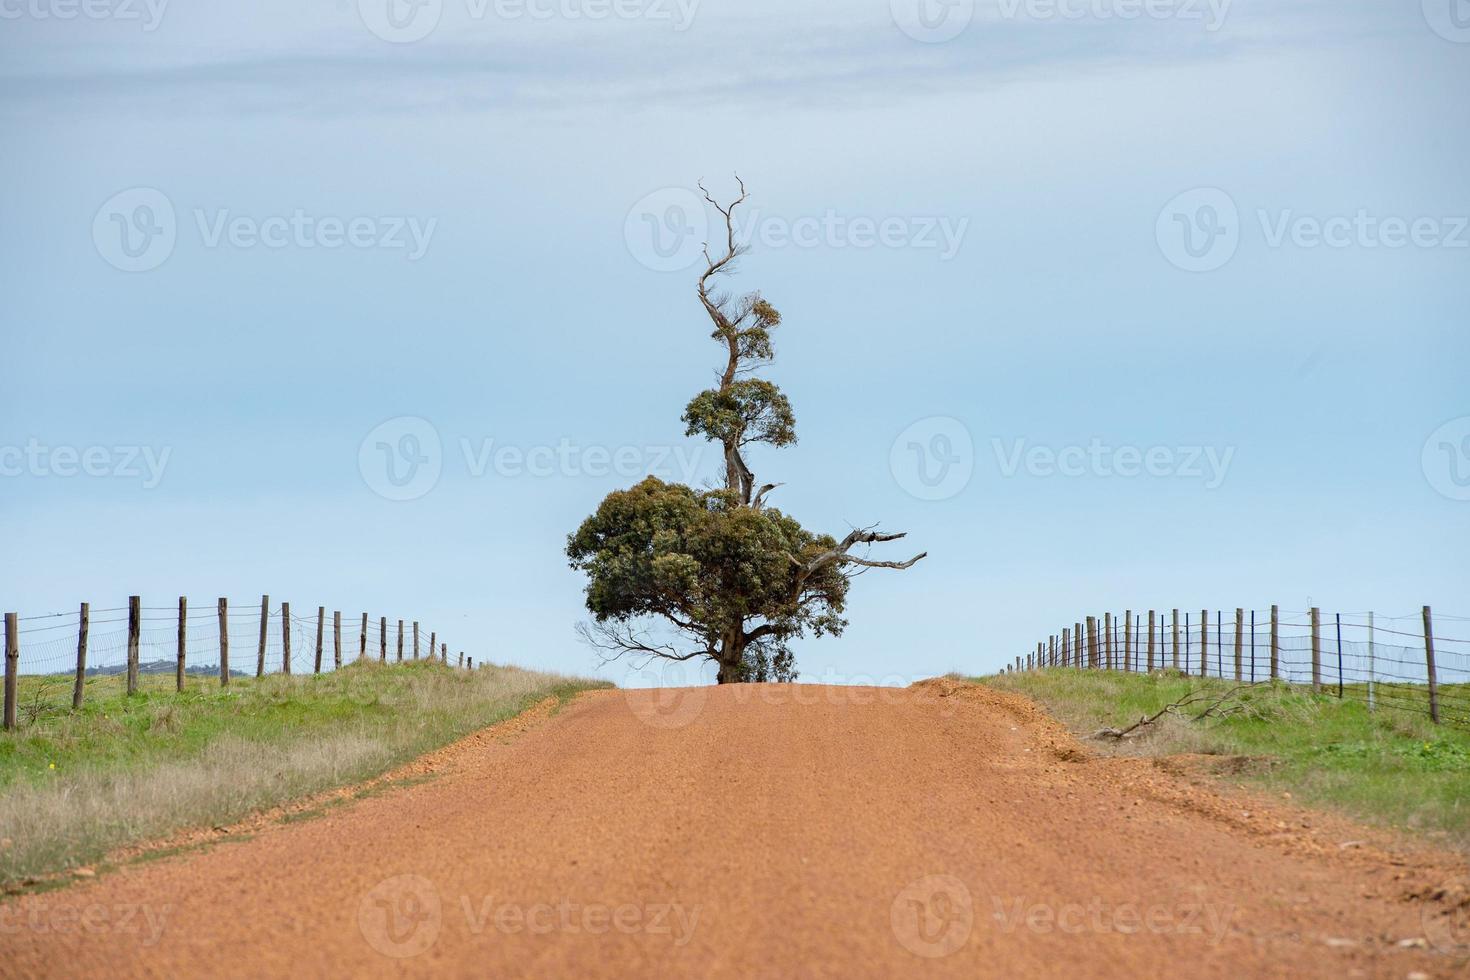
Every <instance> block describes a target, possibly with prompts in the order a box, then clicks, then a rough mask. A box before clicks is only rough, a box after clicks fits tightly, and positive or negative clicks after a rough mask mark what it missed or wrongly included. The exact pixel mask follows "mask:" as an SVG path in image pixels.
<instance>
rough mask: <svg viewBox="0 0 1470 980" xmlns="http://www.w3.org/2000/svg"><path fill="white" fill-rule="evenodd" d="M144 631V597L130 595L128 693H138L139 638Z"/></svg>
mask: <svg viewBox="0 0 1470 980" xmlns="http://www.w3.org/2000/svg"><path fill="white" fill-rule="evenodd" d="M142 633H143V599H142V598H141V597H140V596H135V595H133V596H128V693H129V694H137V693H138V639H139V637H140V636H141V635H142Z"/></svg>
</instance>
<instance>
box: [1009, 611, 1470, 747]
mask: <svg viewBox="0 0 1470 980" xmlns="http://www.w3.org/2000/svg"><path fill="white" fill-rule="evenodd" d="M1439 619H1440V622H1441V626H1442V629H1443V631H1444V632H1445V633H1447V634H1448V635H1436V634H1435V626H1434V616H1433V613H1432V611H1431V610H1430V608H1429V607H1428V606H1425V607H1424V608H1423V609H1422V610H1421V611H1419V612H1416V613H1412V614H1409V615H1405V616H1383V615H1378V614H1375V613H1371V612H1369V613H1334V614H1332V615H1324V614H1323V613H1322V611H1321V610H1320V609H1307V610H1302V611H1294V612H1293V611H1285V610H1282V609H1280V608H1279V607H1275V606H1273V607H1272V608H1270V609H1266V610H1247V609H1236V610H1233V611H1230V612H1227V611H1225V610H1213V611H1212V610H1201V611H1200V612H1199V613H1197V614H1196V613H1188V612H1183V613H1181V612H1180V611H1179V610H1177V609H1175V610H1170V611H1169V612H1168V613H1167V614H1166V613H1161V612H1159V611H1157V610H1154V611H1145V612H1142V613H1134V612H1132V611H1131V610H1129V611H1125V612H1124V613H1123V615H1121V616H1119V615H1117V614H1115V613H1104V614H1103V615H1102V616H1088V617H1085V618H1084V619H1082V620H1079V621H1077V622H1076V623H1074V624H1073V625H1072V626H1070V627H1065V628H1063V629H1062V631H1061V632H1060V633H1057V634H1054V635H1052V636H1050V637H1048V638H1047V639H1046V640H1044V641H1042V642H1040V643H1038V644H1037V645H1036V650H1035V651H1034V652H1031V653H1027V654H1026V655H1025V656H1021V657H1016V658H1015V661H1014V663H1012V664H1009V665H1007V667H1006V670H1007V671H1008V672H1011V671H1021V670H1042V669H1047V668H1052V667H1075V668H1085V669H1098V670H1117V671H1141V672H1152V671H1156V670H1169V671H1178V672H1181V673H1184V674H1188V675H1191V676H1198V677H1214V678H1220V679H1225V680H1234V681H1237V682H1240V683H1244V684H1259V683H1270V682H1277V683H1285V684H1293V685H1303V686H1310V687H1311V688H1312V689H1313V690H1315V691H1320V692H1322V693H1326V694H1331V695H1335V696H1337V697H1339V698H1342V699H1344V700H1354V701H1360V702H1363V703H1365V704H1367V705H1368V707H1369V708H1370V709H1372V710H1377V709H1378V708H1384V709H1388V710H1394V711H1408V712H1414V713H1418V714H1425V715H1428V716H1429V717H1430V718H1431V719H1432V720H1434V721H1435V722H1443V723H1447V724H1454V725H1458V726H1462V727H1470V618H1467V617H1461V616H1440V617H1439Z"/></svg>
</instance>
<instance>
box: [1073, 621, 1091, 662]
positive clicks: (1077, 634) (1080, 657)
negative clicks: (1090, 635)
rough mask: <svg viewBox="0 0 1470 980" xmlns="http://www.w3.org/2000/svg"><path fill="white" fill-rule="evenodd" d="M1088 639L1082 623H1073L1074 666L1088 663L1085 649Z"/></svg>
mask: <svg viewBox="0 0 1470 980" xmlns="http://www.w3.org/2000/svg"><path fill="white" fill-rule="evenodd" d="M1085 643H1086V640H1085V638H1084V636H1083V634H1082V624H1081V623H1073V624H1072V666H1073V667H1081V666H1084V665H1085V664H1086V663H1087V654H1086V653H1085V652H1084V650H1085Z"/></svg>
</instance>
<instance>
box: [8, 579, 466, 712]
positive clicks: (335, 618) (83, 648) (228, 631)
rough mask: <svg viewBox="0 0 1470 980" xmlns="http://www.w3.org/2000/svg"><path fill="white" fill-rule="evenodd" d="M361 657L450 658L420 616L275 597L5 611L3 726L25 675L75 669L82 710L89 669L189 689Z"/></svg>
mask: <svg viewBox="0 0 1470 980" xmlns="http://www.w3.org/2000/svg"><path fill="white" fill-rule="evenodd" d="M303 613H304V614H303ZM359 659H374V660H378V661H382V662H387V661H394V662H401V661H404V660H419V659H424V660H436V661H438V662H441V663H444V664H448V663H449V662H450V654H449V644H448V643H447V642H446V641H444V640H441V639H440V637H439V634H438V632H437V631H432V630H423V629H421V628H420V626H419V622H418V621H417V620H407V621H406V620H402V619H396V618H394V619H389V618H388V617H386V616H370V615H368V614H367V613H362V614H360V615H358V616H346V617H344V616H343V615H342V613H341V612H340V611H336V610H333V611H331V612H328V611H327V609H326V607H324V606H318V607H316V608H315V609H314V610H311V611H310V612H306V611H305V610H302V609H300V607H298V608H295V609H293V608H292V607H291V604H290V603H288V602H283V603H277V604H273V603H272V602H271V600H270V597H269V596H261V597H260V600H259V601H258V602H256V601H254V600H249V601H246V602H233V601H231V600H229V599H228V598H221V599H217V600H215V601H213V602H210V603H208V604H195V603H192V602H189V601H188V598H187V597H180V598H179V600H178V602H177V604H175V605H169V606H145V605H143V602H142V599H141V597H138V596H132V597H130V598H129V599H128V602H127V604H126V605H122V606H116V607H110V608H105V609H93V608H91V605H90V604H89V603H82V604H81V605H80V606H79V607H78V608H77V609H76V610H74V611H71V612H58V613H44V614H39V615H31V616H21V615H19V614H18V613H6V614H5V715H4V720H5V728H6V729H13V728H14V727H15V704H16V689H17V680H18V678H19V677H20V676H21V675H50V676H71V677H72V678H73V695H72V705H73V707H74V708H80V707H81V706H82V702H83V697H84V692H85V683H84V682H85V680H86V678H88V677H97V676H105V675H120V676H123V677H125V678H126V683H127V691H128V693H129V694H133V693H135V692H136V691H137V689H138V678H139V676H140V675H143V674H173V675H174V677H175V679H176V686H177V689H178V690H181V691H182V690H183V689H184V680H185V678H186V677H197V676H201V675H202V676H209V677H217V678H218V679H219V682H220V684H222V685H228V684H229V682H230V679H231V678H232V677H263V676H265V675H266V674H312V673H322V672H326V671H332V670H337V669H339V668H341V667H342V666H344V665H346V664H349V663H352V662H353V661H356V660H359ZM458 665H459V666H461V667H464V666H469V667H473V666H474V658H473V657H471V658H469V660H468V661H466V658H465V655H464V652H463V651H460V653H459V656H458Z"/></svg>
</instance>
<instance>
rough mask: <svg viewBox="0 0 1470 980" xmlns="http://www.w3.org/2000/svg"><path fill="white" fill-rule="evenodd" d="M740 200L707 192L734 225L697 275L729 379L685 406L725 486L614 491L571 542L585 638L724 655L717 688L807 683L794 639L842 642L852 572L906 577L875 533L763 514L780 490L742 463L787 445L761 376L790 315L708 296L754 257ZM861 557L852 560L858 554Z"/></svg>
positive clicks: (691, 430) (647, 649) (785, 418)
mask: <svg viewBox="0 0 1470 980" xmlns="http://www.w3.org/2000/svg"><path fill="white" fill-rule="evenodd" d="M736 181H737V183H739V186H740V195H739V197H737V198H736V199H735V200H734V201H733V202H732V203H731V204H730V205H729V206H727V207H726V206H721V205H720V204H719V203H718V202H717V201H716V200H715V199H714V198H713V197H711V196H710V194H709V191H707V190H705V188H704V185H703V183H701V184H700V185H699V189H700V190H701V191H704V196H705V200H706V201H708V202H709V203H710V205H711V206H713V207H714V208H715V210H716V211H718V212H719V213H720V214H721V215H722V216H723V217H724V220H725V245H724V254H723V255H722V256H720V257H718V258H715V257H713V256H711V255H710V250H709V246H708V244H706V245H705V249H704V258H705V265H706V268H705V270H704V273H703V275H701V276H700V277H699V302H700V304H701V305H702V306H703V307H704V311H705V313H706V314H708V316H709V318H710V321H711V322H712V323H713V324H714V331H713V333H712V334H711V335H710V336H711V337H713V338H714V340H715V341H716V342H717V343H719V345H720V347H721V348H722V353H723V354H724V366H723V368H722V369H721V370H720V373H719V384H718V386H716V387H714V388H709V389H707V390H705V391H701V392H700V393H699V394H697V395H695V396H694V398H693V399H692V400H691V401H690V402H689V405H688V407H687V408H685V410H684V419H683V421H684V423H685V425H686V426H687V428H686V430H685V435H702V436H704V437H705V438H707V439H709V440H710V441H711V442H714V443H718V444H719V445H720V446H721V447H722V448H723V450H724V462H725V485H724V486H723V487H722V488H720V489H710V490H696V489H694V488H692V487H688V486H684V485H683V484H678V483H665V482H663V481H662V480H660V479H658V478H657V477H653V476H650V477H647V478H646V479H644V480H643V482H641V483H639V484H638V485H637V486H634V487H632V488H630V489H627V490H619V491H615V492H613V493H611V494H609V495H608V496H607V498H606V499H605V500H603V502H602V503H601V505H599V506H598V508H597V512H596V513H594V514H593V515H592V516H591V517H589V518H587V519H586V520H585V521H583V522H582V526H581V527H579V528H578V529H577V531H576V533H575V534H572V535H571V536H570V537H569V538H568V540H567V557H568V558H569V559H570V560H571V565H572V567H573V568H575V569H579V570H581V571H584V572H586V573H587V576H588V582H587V609H588V611H590V612H591V613H592V614H593V622H591V623H584V624H582V625H581V626H579V631H580V632H581V633H582V635H583V637H584V638H585V639H586V640H587V641H588V642H590V643H591V644H592V645H593V646H595V647H597V648H598V649H599V650H602V651H604V653H605V655H606V656H607V657H608V659H617V658H618V657H620V656H623V655H626V654H632V655H635V656H643V657H647V658H650V659H652V658H661V659H664V660H675V661H688V660H702V659H707V660H713V661H714V662H715V663H716V664H718V665H719V675H718V676H719V682H720V683H721V684H727V683H731V682H737V681H770V680H777V681H789V680H794V679H795V677H796V666H795V662H794V659H793V657H792V654H791V648H790V643H791V641H792V640H794V639H797V638H799V637H803V636H806V635H807V634H808V632H810V633H811V634H812V635H813V636H822V635H824V634H831V635H833V636H838V635H841V633H842V630H843V628H844V627H845V626H846V625H847V621H846V620H844V619H843V618H842V612H843V609H844V607H845V605H846V602H847V589H848V585H849V584H850V582H851V580H852V577H853V576H854V575H857V574H861V573H862V572H863V571H865V570H867V569H869V568H900V569H901V568H909V567H911V566H912V565H913V564H914V563H915V562H917V561H918V560H919V559H920V558H923V557H924V555H923V554H918V555H915V556H914V557H913V558H910V559H909V560H908V561H899V562H895V561H875V560H872V559H870V558H868V557H867V552H868V547H867V546H870V545H872V544H874V543H878V542H883V541H895V540H897V539H899V538H902V537H903V536H904V535H903V534H885V533H881V532H879V531H878V530H877V528H876V525H873V526H869V527H863V528H855V529H853V530H851V531H849V532H848V533H847V534H846V535H845V536H844V537H843V538H842V539H841V540H840V541H839V540H837V539H836V538H834V537H832V536H831V535H827V534H815V533H813V532H811V531H808V530H807V529H806V528H804V527H802V526H801V524H800V523H798V522H797V521H796V520H795V519H794V518H791V517H788V516H787V515H785V514H783V513H781V511H779V510H776V509H775V508H773V507H769V506H767V505H766V497H767V495H768V494H769V493H770V492H771V491H772V490H774V489H776V487H778V486H780V484H777V483H767V484H765V485H763V486H761V487H759V488H757V487H756V480H755V474H754V473H752V472H751V470H750V467H749V466H748V465H747V464H746V461H745V455H744V452H745V448H746V447H747V446H749V445H751V444H753V443H766V444H768V445H771V446H789V445H791V444H792V443H794V442H796V420H795V418H794V417H793V415H792V412H791V403H790V402H789V401H787V400H786V396H785V395H784V394H782V393H781V389H779V388H777V387H776V386H775V385H774V384H772V383H771V382H769V381H766V380H764V379H761V378H757V377H753V374H754V373H755V371H757V370H758V369H759V368H760V367H761V365H763V364H764V363H765V362H767V361H770V360H771V359H772V358H773V356H774V354H773V351H772V348H771V331H772V330H774V329H775V328H776V326H777V325H778V324H780V322H781V314H780V313H778V312H777V311H776V308H775V307H774V306H772V305H771V304H770V303H768V302H767V301H766V300H765V299H763V298H762V297H761V295H760V293H748V294H746V295H744V296H740V297H731V296H729V295H727V294H724V293H719V292H715V293H711V291H710V289H711V283H712V282H713V281H714V280H716V278H717V277H719V276H721V275H727V274H729V273H730V272H731V271H732V270H733V266H734V263H735V260H736V259H737V258H739V257H740V255H741V254H742V253H743V252H744V251H745V247H744V246H739V245H737V244H736V242H735V217H734V215H735V209H736V208H738V207H739V206H740V205H741V204H743V203H745V200H746V197H747V194H746V190H745V184H744V183H743V182H741V181H740V179H739V178H738V177H737V178H736ZM859 548H860V551H861V553H855V552H854V549H859Z"/></svg>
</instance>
